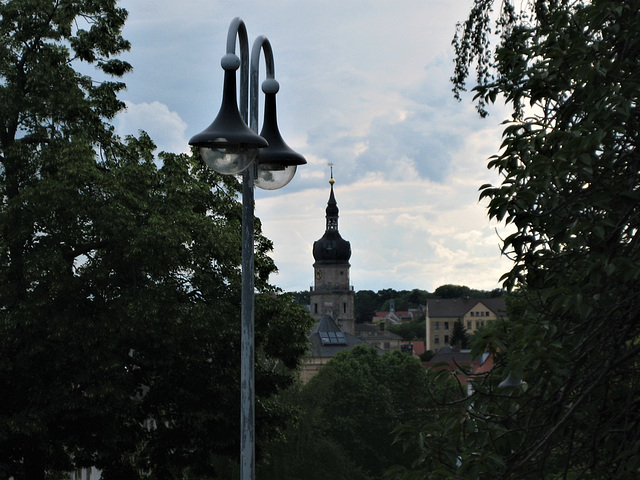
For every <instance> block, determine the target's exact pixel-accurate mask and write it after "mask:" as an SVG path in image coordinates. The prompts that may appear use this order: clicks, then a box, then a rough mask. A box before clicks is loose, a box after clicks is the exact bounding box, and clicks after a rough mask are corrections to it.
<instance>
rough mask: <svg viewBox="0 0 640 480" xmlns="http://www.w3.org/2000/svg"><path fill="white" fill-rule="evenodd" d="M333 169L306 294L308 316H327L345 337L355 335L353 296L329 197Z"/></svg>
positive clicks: (345, 248) (346, 250)
mask: <svg viewBox="0 0 640 480" xmlns="http://www.w3.org/2000/svg"><path fill="white" fill-rule="evenodd" d="M334 183H335V180H334V179H333V166H332V168H331V178H330V180H329V184H330V185H331V191H330V193H329V201H328V202H327V209H326V229H325V232H324V235H323V236H322V238H321V239H320V240H317V241H316V242H314V243H313V258H314V260H315V263H314V264H313V270H314V278H315V280H314V286H313V287H312V289H311V292H310V303H311V305H310V306H311V315H312V316H313V318H315V319H317V320H320V318H321V317H322V315H323V314H329V315H331V316H332V317H333V319H334V320H335V321H336V322H337V324H338V325H339V327H340V329H341V330H342V331H343V332H345V333H350V334H352V335H353V334H354V333H355V319H354V317H355V315H354V298H355V292H354V291H353V288H352V287H351V286H350V284H349V268H350V267H351V265H350V264H349V259H350V258H351V245H350V244H349V242H348V241H346V240H345V239H343V238H342V237H341V236H340V232H339V231H338V203H337V202H336V197H335V195H334V193H333V184H334Z"/></svg>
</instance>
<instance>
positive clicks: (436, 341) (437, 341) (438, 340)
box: [433, 337, 440, 345]
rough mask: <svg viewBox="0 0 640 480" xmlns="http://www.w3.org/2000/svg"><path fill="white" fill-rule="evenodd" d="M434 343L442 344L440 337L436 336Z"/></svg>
mask: <svg viewBox="0 0 640 480" xmlns="http://www.w3.org/2000/svg"><path fill="white" fill-rule="evenodd" d="M433 343H435V344H436V345H440V337H436V338H434V339H433Z"/></svg>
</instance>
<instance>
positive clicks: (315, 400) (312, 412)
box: [259, 345, 455, 480]
mask: <svg viewBox="0 0 640 480" xmlns="http://www.w3.org/2000/svg"><path fill="white" fill-rule="evenodd" d="M454 393H455V390H454V389H453V388H452V389H451V390H446V388H442V387H441V386H437V387H436V386H434V385H433V384H431V383H430V382H429V373H428V372H427V370H426V369H425V368H424V367H423V366H422V364H421V363H420V361H418V359H416V358H414V357H412V356H411V355H407V354H405V353H402V352H400V351H395V352H392V353H386V354H384V355H379V353H378V352H377V351H376V350H375V349H371V348H367V347H365V346H362V345H361V346H358V347H356V348H354V349H353V350H350V351H347V350H344V351H342V352H340V353H338V354H336V355H335V356H334V357H333V358H332V359H331V360H330V361H329V362H328V363H327V364H326V365H325V366H324V367H323V368H322V369H321V370H320V372H319V373H318V374H317V375H316V376H314V377H313V378H312V379H311V380H310V381H309V383H307V384H306V385H304V386H302V387H301V389H300V390H299V391H298V392H296V393H295V394H294V395H293V396H292V397H290V398H289V401H290V402H291V403H292V404H293V405H295V406H296V408H297V409H298V410H299V412H300V414H299V417H298V421H297V422H296V423H295V424H292V425H291V427H290V428H289V429H288V430H286V431H285V437H284V439H282V440H278V441H275V442H273V443H272V444H271V445H269V446H268V447H267V451H268V453H269V455H268V456H267V461H266V462H265V464H263V465H262V468H261V469H260V470H259V473H260V477H261V478H264V479H274V480H275V479H278V480H287V479H296V478H302V477H304V478H309V479H318V480H320V479H323V478H327V477H328V476H330V477H331V478H335V479H336V480H342V479H344V480H347V479H349V480H351V479H362V480H365V479H366V480H369V479H376V478H382V477H383V475H384V472H385V471H386V469H388V468H389V467H391V466H392V465H396V464H399V463H401V464H405V465H408V464H409V463H408V462H409V461H410V460H407V459H410V456H409V455H407V452H405V451H404V450H403V448H402V445H401V444H397V443H395V442H394V433H393V430H394V429H395V428H397V427H399V426H400V425H403V424H417V423H419V422H420V421H421V420H424V419H426V418H430V419H434V418H436V415H437V414H436V405H437V404H439V403H442V402H443V400H444V399H446V398H450V397H451V395H452V394H454Z"/></svg>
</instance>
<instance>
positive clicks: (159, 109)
mask: <svg viewBox="0 0 640 480" xmlns="http://www.w3.org/2000/svg"><path fill="white" fill-rule="evenodd" d="M125 103H126V105H127V109H126V111H124V112H122V113H120V114H119V115H118V117H117V118H116V122H115V124H116V131H117V133H118V134H119V135H121V136H125V135H138V132H139V131H140V130H144V131H145V132H147V133H148V134H149V136H150V137H151V139H152V140H153V141H154V142H155V144H156V146H157V147H158V151H160V152H162V151H166V152H173V153H183V152H188V151H189V146H188V139H187V138H186V137H185V132H186V130H187V124H186V123H185V122H184V121H183V120H182V119H181V118H180V115H179V114H178V113H177V112H171V111H169V108H168V107H167V106H166V105H165V104H163V103H160V102H158V101H155V102H151V103H145V102H143V103H138V104H136V103H133V102H130V101H128V102H125Z"/></svg>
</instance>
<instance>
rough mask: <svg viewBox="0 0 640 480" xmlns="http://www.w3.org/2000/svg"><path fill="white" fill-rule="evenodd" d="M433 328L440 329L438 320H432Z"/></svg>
mask: <svg viewBox="0 0 640 480" xmlns="http://www.w3.org/2000/svg"><path fill="white" fill-rule="evenodd" d="M433 329H434V330H440V322H433Z"/></svg>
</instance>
